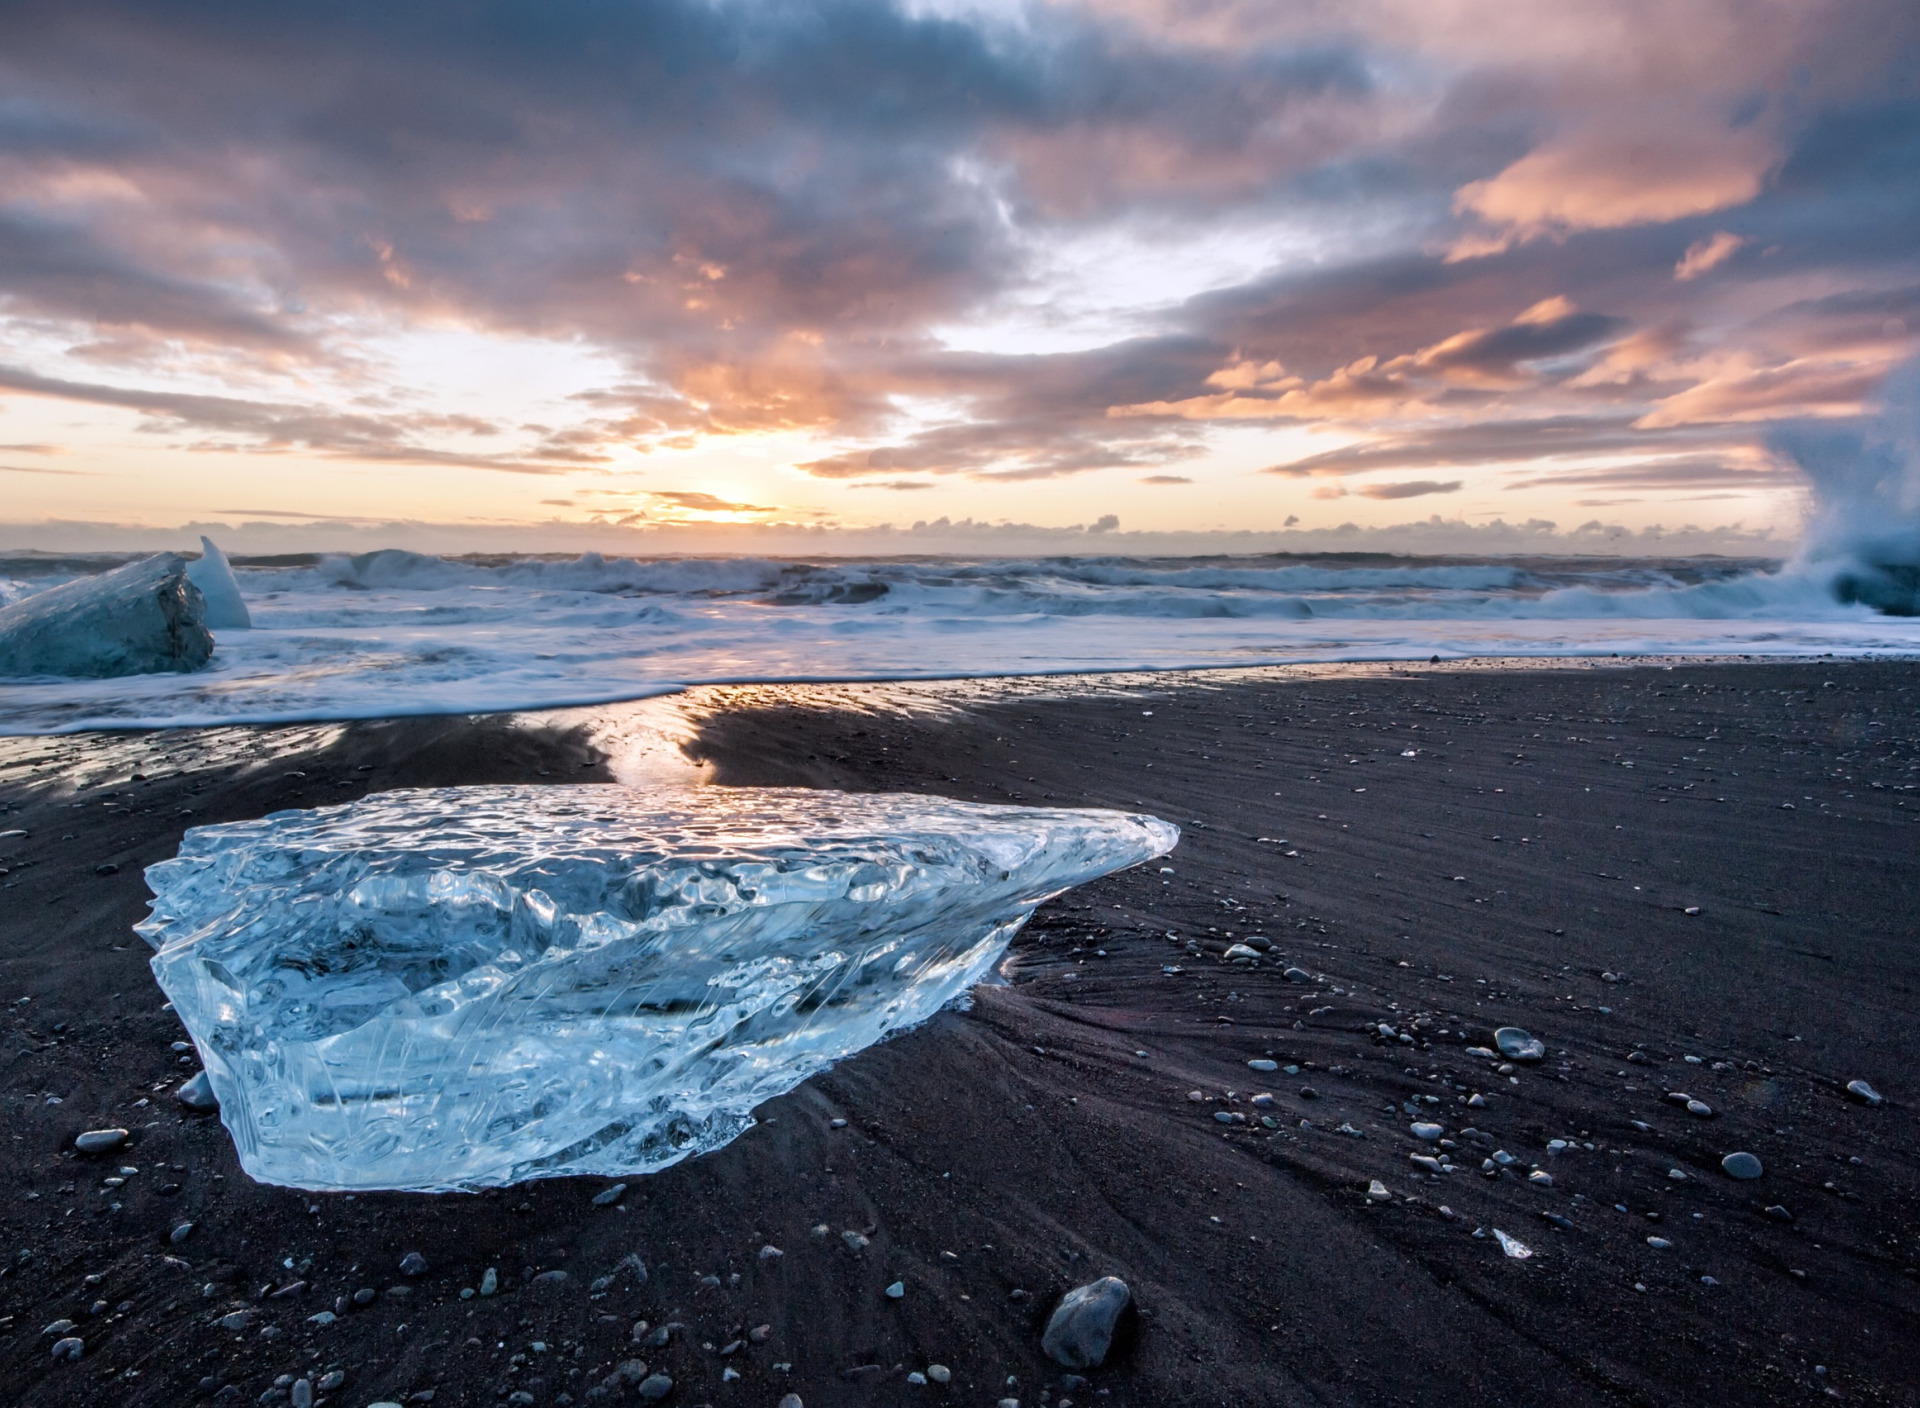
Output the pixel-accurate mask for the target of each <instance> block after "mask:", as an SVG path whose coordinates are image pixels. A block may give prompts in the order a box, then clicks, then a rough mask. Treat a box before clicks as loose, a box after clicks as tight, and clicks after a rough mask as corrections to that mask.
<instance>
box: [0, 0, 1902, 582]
mask: <svg viewBox="0 0 1920 1408" xmlns="http://www.w3.org/2000/svg"><path fill="white" fill-rule="evenodd" d="M4 34H5V40H4V43H3V44H0V494H4V496H5V502H4V507H0V523H3V524H4V537H3V538H0V547H15V548H18V547H42V548H48V549H57V548H61V547H64V546H76V545H88V544H98V543H104V542H106V541H107V540H108V539H110V538H111V536H112V532H117V531H122V530H123V529H124V530H126V531H128V532H131V531H132V530H134V529H147V530H152V529H167V530H172V529H175V528H177V526H178V525H184V524H208V523H212V524H222V525H233V527H234V530H235V531H236V532H238V531H241V525H243V524H245V523H248V522H253V523H259V524H277V525H282V526H283V527H284V528H289V529H292V528H297V529H299V532H298V533H296V534H293V535H292V536H290V537H288V539H287V541H288V542H290V543H291V542H292V541H293V539H294V538H295V537H301V536H302V535H304V537H303V538H302V540H303V541H305V540H311V542H312V543H313V544H315V545H321V544H324V543H326V542H329V541H331V538H330V537H329V535H334V536H340V535H346V534H349V533H350V532H366V531H376V532H378V531H386V529H385V527H384V525H390V524H394V523H401V522H411V523H417V524H426V525H444V526H445V527H444V531H445V532H446V533H447V534H449V535H450V536H449V537H448V539H447V540H448V541H449V542H451V541H453V539H454V538H457V536H458V534H459V532H460V531H462V530H463V529H467V528H471V529H473V530H474V532H475V537H474V541H475V542H479V541H481V537H482V536H483V535H481V534H480V533H479V530H480V529H482V528H485V529H487V530H488V531H489V532H491V533H494V534H496V535H497V533H498V531H499V530H501V529H502V528H504V527H509V526H511V525H522V524H525V525H538V526H537V528H535V529H529V530H528V533H527V536H526V538H525V541H526V542H527V544H528V545H529V546H539V545H543V544H545V543H548V542H553V543H562V542H584V541H586V540H587V539H586V538H585V537H582V536H580V533H581V532H582V531H583V530H580V529H578V528H572V529H570V528H568V525H600V527H599V528H598V529H596V530H595V531H597V532H600V533H601V534H602V536H603V537H605V538H607V540H608V541H610V542H618V541H624V540H623V539H621V538H620V536H619V535H620V534H621V533H622V532H625V531H628V530H636V529H637V530H647V529H649V528H652V527H654V526H656V525H662V524H672V523H695V524H711V525H728V524H794V525H817V526H821V527H826V528H834V529H841V530H846V529H861V528H865V527H869V526H871V525H876V524H883V523H890V524H896V525H907V524H911V523H913V522H915V521H919V520H937V519H941V518H945V519H948V520H962V519H965V520H972V521H973V522H975V523H976V524H997V523H1001V522H1003V521H1004V522H1009V523H1014V524H1025V525H1039V526H1041V527H1043V528H1051V529H1062V530H1070V531H1073V532H1079V533H1082V534H1083V535H1084V536H1085V537H1086V539H1087V540H1088V541H1089V542H1090V543H1091V542H1095V541H1098V540H1107V541H1122V540H1124V536H1125V535H1126V534H1128V533H1131V532H1134V531H1137V530H1162V531H1187V532H1196V533H1197V532H1201V531H1205V530H1217V529H1226V530H1248V529H1253V530H1281V529H1284V528H1287V527H1289V526H1292V527H1295V528H1299V529H1318V528H1326V527H1329V526H1332V525H1336V524H1349V523H1350V524H1355V525H1359V526H1360V527H1361V528H1366V527H1368V526H1379V525H1391V524H1400V523H1406V522H1409V521H1412V520H1426V521H1428V522H1431V521H1432V519H1433V516H1434V515H1438V516H1439V517H1440V519H1441V520H1442V522H1443V524H1446V525H1457V526H1458V527H1459V528H1460V529H1461V530H1462V531H1463V532H1464V531H1465V530H1466V529H1468V528H1473V527H1479V526H1484V525H1486V524H1488V523H1492V522H1495V521H1500V522H1504V523H1508V524H1522V523H1526V522H1529V521H1533V522H1534V523H1535V524H1536V525H1537V524H1538V523H1539V521H1542V520H1546V521H1551V522H1552V523H1553V524H1555V525H1557V529H1556V531H1558V532H1561V533H1565V532H1567V531H1568V530H1573V529H1576V528H1577V527H1578V525H1581V524H1588V523H1593V522H1599V523H1604V524H1610V525H1624V526H1625V527H1626V528H1628V529H1640V528H1644V527H1646V526H1647V525H1651V524H1659V525H1664V526H1666V527H1669V528H1672V527H1677V526H1679V525H1698V526H1699V527H1701V528H1704V529H1720V528H1737V529H1738V530H1740V531H1743V532H1746V531H1753V530H1760V529H1772V530H1774V531H1776V532H1778V533H1783V534H1785V535H1786V536H1787V537H1788V538H1790V537H1791V534H1792V530H1793V526H1794V523H1795V521H1796V516H1797V515H1798V514H1799V513H1800V511H1801V506H1802V502H1803V492H1802V485H1801V481H1800V478H1799V475H1798V471H1797V470H1796V469H1795V468H1794V466H1793V465H1792V464H1791V462H1790V461H1789V460H1787V459H1786V458H1785V457H1784V456H1782V455H1780V454H1779V453H1777V452H1776V451H1774V450H1773V449H1771V448H1770V444H1771V441H1770V436H1771V435H1773V434H1774V433H1775V432H1776V431H1777V430H1778V428H1779V427H1780V425H1781V424H1782V423H1784V422H1787V421H1789V420H1793V419H1798V418H1806V417H1817V418H1827V419H1834V418H1842V417H1849V416H1855V415H1858V414H1860V413H1861V411H1862V409H1863V407H1865V406H1867V405H1868V404H1870V403H1871V401H1872V398H1873V395H1874V392H1875V390H1876V388H1877V386H1878V385H1879V383H1880V381H1881V379H1882V378H1883V377H1884V376H1885V374H1886V372H1887V371H1888V370H1889V369H1890V368H1891V367H1893V366H1894V365H1895V364H1896V363H1898V362H1900V361H1901V360H1903V359H1904V358H1906V357H1907V356H1909V355H1910V354H1911V352H1912V350H1913V348H1914V344H1915V339H1916V336H1920V8H1916V6H1915V5H1914V4H1913V3H1912V0H1887V3H1880V0H1853V3H1827V2H1826V0H1658V3H1651V2H1649V3H1642V2H1641V0H1618V2H1617V3H1608V4H1586V3H1569V4H1561V5H1547V4H1540V3H1537V0H1529V3H1516V4H1496V3H1470V2H1469V0H1341V3H1331V2H1330V0H1328V2H1326V3H1323V2H1322V0H1298V2H1297V3H1286V2H1284V0H1110V2H1109V3H1101V2H1100V0H1093V3H1086V4H1077V5H1067V4H1001V3H966V0H931V3H909V4H900V5H888V4H883V3H860V2H858V0H855V2H850V3H801V2H799V0H796V3H778V4H753V3H726V2H725V0H720V2H719V3H699V2H698V0H645V3H641V0H621V2H620V3H614V2H613V0H538V3H536V2H535V0H494V3H480V4H472V5H461V6H454V5H443V4H432V3H398V4H396V3H392V2H391V0H388V3H380V4H373V3H358V2H357V0H334V2H333V3H327V4H300V5H293V4H275V3H269V0H246V2H245V3H216V2H215V0H200V2H199V3H188V4H181V3H167V0H139V3H127V4H112V3H101V0H60V3H45V4H34V3H17V4H12V5H9V6H8V7H7V19H6V23H5V29H4ZM1116 520H1117V530H1116ZM88 524H91V525H110V526H112V531H109V530H108V528H106V527H101V528H98V529H95V530H83V529H82V527H81V526H80V525H88ZM262 531H264V530H255V536H256V537H259V536H260V533H261V532H262ZM1116 531H1117V532H1118V534H1119V535H1120V536H1119V537H1116V536H1115V533H1116ZM1540 531H1542V532H1544V531H1545V530H1540ZM569 533H572V534H573V536H571V537H569V536H568V534H569ZM631 536H632V538H633V541H634V542H635V543H636V544H639V543H644V542H645V541H646V533H645V532H644V531H642V532H638V533H633V534H632V535H631ZM822 537H823V540H828V539H831V538H832V537H833V534H831V533H829V534H825V535H822ZM990 539H991V534H986V535H984V536H983V537H982V538H981V541H982V543H983V544H987V543H989V542H990ZM1729 540H1730V541H1731V539H1729ZM487 541H490V542H491V541H497V536H496V537H493V538H487ZM596 541H597V539H596ZM849 541H852V539H849ZM1063 541H1064V540H1063Z"/></svg>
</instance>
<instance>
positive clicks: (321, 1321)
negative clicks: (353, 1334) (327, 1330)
mask: <svg viewBox="0 0 1920 1408" xmlns="http://www.w3.org/2000/svg"><path fill="white" fill-rule="evenodd" d="M339 1318H340V1317H339V1316H338V1315H335V1314H334V1313H333V1312H332V1311H331V1310H321V1311H316V1312H315V1313H314V1314H312V1315H309V1316H308V1317H307V1323H308V1324H309V1325H331V1324H332V1323H333V1322H334V1321H336V1320H338V1319H339Z"/></svg>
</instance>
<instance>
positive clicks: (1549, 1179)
mask: <svg viewBox="0 0 1920 1408" xmlns="http://www.w3.org/2000/svg"><path fill="white" fill-rule="evenodd" d="M1527 1182H1529V1183H1531V1184H1533V1186H1534V1187H1536V1188H1551V1187H1553V1175H1552V1174H1550V1173H1548V1172H1547V1171H1546V1170H1545V1169H1543V1168H1537V1169H1535V1170H1534V1171H1533V1172H1532V1173H1530V1174H1528V1175H1527Z"/></svg>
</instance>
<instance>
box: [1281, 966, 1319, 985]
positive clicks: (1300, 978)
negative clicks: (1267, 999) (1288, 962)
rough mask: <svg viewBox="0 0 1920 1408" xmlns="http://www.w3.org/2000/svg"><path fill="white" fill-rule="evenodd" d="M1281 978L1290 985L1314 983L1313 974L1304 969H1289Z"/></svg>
mask: <svg viewBox="0 0 1920 1408" xmlns="http://www.w3.org/2000/svg"><path fill="white" fill-rule="evenodd" d="M1281 976H1282V977H1284V978H1285V979H1286V980H1287V981H1288V982H1290V983H1310V982H1312V981H1313V974H1311V973H1309V972H1308V971H1307V970H1306V969H1304V968H1289V969H1287V971H1286V972H1285V973H1283V974H1281Z"/></svg>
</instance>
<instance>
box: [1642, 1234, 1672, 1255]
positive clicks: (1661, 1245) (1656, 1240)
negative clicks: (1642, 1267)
mask: <svg viewBox="0 0 1920 1408" xmlns="http://www.w3.org/2000/svg"><path fill="white" fill-rule="evenodd" d="M1647 1245H1648V1246H1650V1247H1652V1248H1653V1249H1654V1250H1655V1251H1657V1252H1663V1251H1665V1250H1666V1249H1667V1248H1668V1247H1670V1246H1672V1245H1673V1243H1672V1242H1669V1241H1668V1240H1667V1239H1666V1238H1665V1237H1649V1238H1647Z"/></svg>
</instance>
